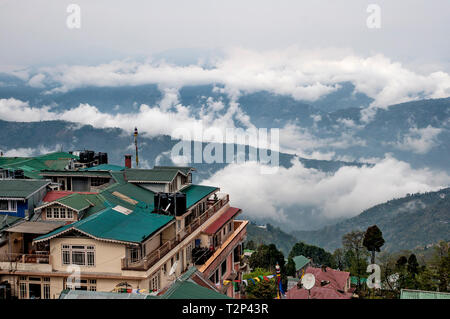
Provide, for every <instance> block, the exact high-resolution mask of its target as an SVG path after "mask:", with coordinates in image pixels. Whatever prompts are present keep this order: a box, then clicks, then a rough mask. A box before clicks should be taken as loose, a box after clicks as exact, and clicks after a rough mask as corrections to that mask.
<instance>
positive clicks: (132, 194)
mask: <svg viewBox="0 0 450 319" xmlns="http://www.w3.org/2000/svg"><path fill="white" fill-rule="evenodd" d="M105 192H109V193H111V194H112V193H114V192H118V193H120V194H123V195H125V196H127V197H129V198H131V199H134V200H136V201H140V202H143V203H145V204H146V205H147V206H148V207H150V206H151V207H153V204H154V193H153V192H152V191H151V190H148V189H145V188H143V187H140V186H137V185H134V184H132V183H125V184H119V183H116V184H113V185H110V186H108V187H107V188H105V189H104V190H102V194H104V193H105Z"/></svg>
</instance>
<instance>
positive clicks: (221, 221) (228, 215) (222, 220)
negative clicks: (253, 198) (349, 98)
mask: <svg viewBox="0 0 450 319" xmlns="http://www.w3.org/2000/svg"><path fill="white" fill-rule="evenodd" d="M240 211H241V209H240V208H235V207H230V208H228V209H227V210H226V211H225V212H224V213H223V214H222V215H221V216H220V217H219V218H217V219H216V220H215V221H214V222H213V223H212V224H211V225H209V226H208V227H207V228H206V229H205V230H204V231H203V232H204V233H206V234H208V235H214V234H215V233H216V232H217V231H218V230H219V229H220V228H222V227H223V225H225V224H226V223H227V222H228V221H229V220H230V219H232V218H233V217H234V216H236V215H237V214H239V212H240Z"/></svg>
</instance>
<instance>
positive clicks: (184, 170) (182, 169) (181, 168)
mask: <svg viewBox="0 0 450 319" xmlns="http://www.w3.org/2000/svg"><path fill="white" fill-rule="evenodd" d="M153 169H158V170H175V171H180V172H182V173H183V174H184V175H187V174H188V173H189V172H190V171H193V170H195V168H193V167H189V166H154V167H153Z"/></svg>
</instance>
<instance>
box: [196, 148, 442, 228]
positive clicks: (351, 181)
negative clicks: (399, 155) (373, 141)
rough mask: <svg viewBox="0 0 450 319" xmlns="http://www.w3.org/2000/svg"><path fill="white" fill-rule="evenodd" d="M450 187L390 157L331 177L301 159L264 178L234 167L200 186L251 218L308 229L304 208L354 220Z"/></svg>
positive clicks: (248, 166)
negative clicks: (395, 201) (216, 189)
mask: <svg viewBox="0 0 450 319" xmlns="http://www.w3.org/2000/svg"><path fill="white" fill-rule="evenodd" d="M449 182H450V176H448V175H447V174H446V173H444V172H437V171H431V170H428V169H420V170H418V169H413V168H411V166H410V165H409V164H407V163H405V162H402V161H398V160H396V159H394V158H391V157H389V156H387V157H385V158H384V159H382V160H381V161H379V162H378V163H376V164H375V165H373V166H363V167H352V166H345V167H342V168H340V169H339V170H338V171H337V172H336V173H334V174H333V175H330V174H326V173H323V172H320V171H317V170H315V169H307V168H305V167H304V166H303V165H302V164H301V163H300V162H299V161H298V160H294V161H293V166H292V167H290V168H283V167H280V169H279V170H278V172H277V174H275V175H263V174H261V173H260V167H259V164H257V163H244V164H231V165H228V166H227V167H225V168H224V169H223V170H221V171H219V172H217V173H215V174H214V175H213V176H212V177H211V178H209V179H208V180H205V181H204V182H203V183H202V184H204V185H220V188H221V191H223V192H226V193H229V194H230V196H231V198H232V199H233V205H236V206H237V207H240V208H242V209H243V211H244V213H245V214H246V215H247V216H250V217H253V218H258V219H259V218H261V219H272V220H275V221H278V222H285V223H289V224H290V225H291V226H294V225H296V226H299V225H302V227H303V228H304V227H306V228H307V225H304V224H303V223H302V212H301V207H313V208H314V212H315V214H316V217H317V219H318V220H321V219H324V218H325V219H334V218H340V217H353V216H355V215H357V214H359V213H361V212H362V211H363V210H364V209H367V208H370V207H372V206H374V205H376V204H379V203H383V202H385V201H387V200H390V199H392V198H394V197H397V198H398V197H403V196H405V195H406V194H407V193H416V192H424V191H432V190H437V189H440V188H442V187H446V186H448V185H449ZM293 207H295V208H296V210H295V211H296V212H297V213H296V214H295V215H294V216H293V215H292V214H293V213H292V208H293ZM289 208H291V213H289V214H287V213H286V212H287V211H288V210H289ZM288 215H289V216H288Z"/></svg>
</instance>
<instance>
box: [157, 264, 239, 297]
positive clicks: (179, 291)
mask: <svg viewBox="0 0 450 319" xmlns="http://www.w3.org/2000/svg"><path fill="white" fill-rule="evenodd" d="M197 272H198V269H197V268H196V267H191V268H189V269H188V270H186V272H185V273H184V274H182V275H181V276H180V277H179V278H178V279H177V280H176V281H175V282H174V283H173V284H172V285H171V286H170V287H169V288H168V289H167V291H166V292H165V293H164V294H162V295H160V296H158V297H159V298H161V299H231V298H230V297H228V296H226V295H223V294H221V293H219V292H216V291H214V290H212V289H209V288H206V287H202V286H200V285H198V284H196V283H194V282H192V281H191V279H190V278H191V277H192V275H194V274H195V273H197Z"/></svg>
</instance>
